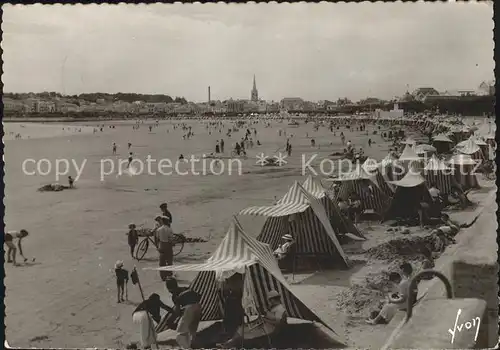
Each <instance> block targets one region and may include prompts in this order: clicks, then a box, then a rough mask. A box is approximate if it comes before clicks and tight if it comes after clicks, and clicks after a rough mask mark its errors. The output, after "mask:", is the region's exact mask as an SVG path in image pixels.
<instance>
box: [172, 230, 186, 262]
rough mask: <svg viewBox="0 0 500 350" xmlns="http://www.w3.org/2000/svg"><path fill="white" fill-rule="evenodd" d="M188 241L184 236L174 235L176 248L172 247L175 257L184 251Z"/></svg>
mask: <svg viewBox="0 0 500 350" xmlns="http://www.w3.org/2000/svg"><path fill="white" fill-rule="evenodd" d="M185 241H186V238H185V237H184V235H181V234H178V233H174V246H173V247H172V250H173V253H174V256H177V255H179V254H180V253H181V252H182V250H183V249H184V242H185Z"/></svg>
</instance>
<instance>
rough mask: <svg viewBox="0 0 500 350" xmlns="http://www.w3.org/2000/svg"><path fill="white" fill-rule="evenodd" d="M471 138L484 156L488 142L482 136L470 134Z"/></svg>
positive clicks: (486, 152) (487, 148) (486, 153)
mask: <svg viewBox="0 0 500 350" xmlns="http://www.w3.org/2000/svg"><path fill="white" fill-rule="evenodd" d="M471 138H473V140H474V142H475V143H476V145H478V146H479V148H480V149H481V154H482V156H483V157H484V158H486V156H487V155H488V151H489V147H488V143H487V142H486V141H485V140H484V139H483V138H482V137H479V136H471Z"/></svg>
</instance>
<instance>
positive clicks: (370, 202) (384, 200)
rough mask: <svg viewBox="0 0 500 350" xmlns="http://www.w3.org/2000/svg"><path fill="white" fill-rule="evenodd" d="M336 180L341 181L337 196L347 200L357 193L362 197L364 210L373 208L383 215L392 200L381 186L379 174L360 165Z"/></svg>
mask: <svg viewBox="0 0 500 350" xmlns="http://www.w3.org/2000/svg"><path fill="white" fill-rule="evenodd" d="M335 181H338V182H340V189H339V194H338V196H337V197H338V198H342V199H343V200H347V199H348V198H349V197H350V195H351V193H356V194H357V195H358V197H359V198H360V199H361V208H362V210H367V209H371V210H373V211H374V212H376V213H377V214H379V215H381V214H382V213H383V212H384V210H385V209H386V207H387V205H388V203H389V202H390V197H389V196H388V195H387V194H386V193H384V192H383V191H382V189H381V188H380V186H379V184H378V182H377V176H376V175H374V174H368V173H367V172H366V171H365V170H363V168H362V167H360V166H357V167H356V169H354V170H353V171H351V172H349V173H346V174H341V176H340V177H339V178H337V179H335Z"/></svg>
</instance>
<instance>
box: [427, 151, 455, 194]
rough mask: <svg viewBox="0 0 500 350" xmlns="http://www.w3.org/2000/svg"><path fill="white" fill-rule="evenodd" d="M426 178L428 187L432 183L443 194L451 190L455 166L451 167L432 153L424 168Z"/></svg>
mask: <svg viewBox="0 0 500 350" xmlns="http://www.w3.org/2000/svg"><path fill="white" fill-rule="evenodd" d="M424 178H425V183H426V185H427V187H431V185H432V184H435V185H436V188H437V189H439V191H441V193H443V194H448V193H450V192H451V185H452V182H453V168H450V167H449V166H447V165H446V164H445V162H444V161H442V160H441V159H439V158H438V157H436V156H435V155H432V157H431V158H430V159H429V161H428V162H427V164H426V166H425V168H424Z"/></svg>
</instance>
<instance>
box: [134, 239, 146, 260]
mask: <svg viewBox="0 0 500 350" xmlns="http://www.w3.org/2000/svg"><path fill="white" fill-rule="evenodd" d="M148 248H149V240H148V239H147V238H146V239H143V240H142V242H141V243H139V245H138V246H137V250H136V251H135V258H136V259H137V260H141V259H142V258H144V255H146V252H147V251H148Z"/></svg>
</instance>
